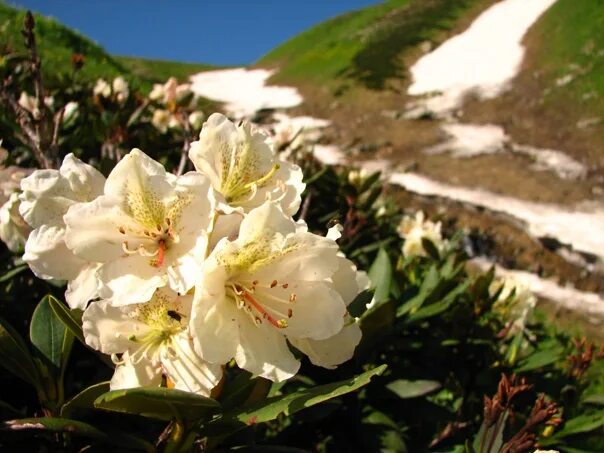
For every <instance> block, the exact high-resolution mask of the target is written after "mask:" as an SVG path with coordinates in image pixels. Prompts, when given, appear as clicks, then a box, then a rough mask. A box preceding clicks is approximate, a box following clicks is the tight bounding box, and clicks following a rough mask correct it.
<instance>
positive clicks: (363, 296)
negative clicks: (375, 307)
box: [348, 289, 373, 318]
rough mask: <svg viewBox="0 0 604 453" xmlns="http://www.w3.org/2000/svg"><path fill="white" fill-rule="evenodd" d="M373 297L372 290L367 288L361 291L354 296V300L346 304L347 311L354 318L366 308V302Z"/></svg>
mask: <svg viewBox="0 0 604 453" xmlns="http://www.w3.org/2000/svg"><path fill="white" fill-rule="evenodd" d="M372 299H373V292H371V291H369V290H368V289H367V290H365V291H362V292H361V293H359V294H358V295H357V297H355V298H354V300H353V301H352V302H351V303H350V304H349V305H348V313H350V314H351V315H352V316H354V317H355V318H358V317H359V316H361V315H362V314H363V313H365V311H366V310H367V304H368V303H369V302H371V300H372Z"/></svg>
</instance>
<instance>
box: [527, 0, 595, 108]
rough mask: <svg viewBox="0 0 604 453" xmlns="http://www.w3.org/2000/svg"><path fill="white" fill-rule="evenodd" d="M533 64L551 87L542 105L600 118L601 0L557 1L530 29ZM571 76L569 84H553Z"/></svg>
mask: <svg viewBox="0 0 604 453" xmlns="http://www.w3.org/2000/svg"><path fill="white" fill-rule="evenodd" d="M533 36H535V37H536V39H537V42H538V43H539V45H538V46H537V52H536V54H535V55H534V58H535V65H536V67H538V68H539V71H540V72H541V74H542V76H543V77H544V78H545V79H546V80H547V81H548V86H550V87H552V89H551V91H550V92H549V94H548V95H547V96H546V102H549V103H552V104H556V105H565V104H566V105H568V103H570V104H572V105H581V109H582V110H583V111H585V112H589V113H591V114H592V115H596V116H600V117H604V0H589V1H577V0H558V1H557V2H556V3H555V4H554V5H553V6H552V7H551V8H550V9H549V10H548V11H547V12H546V13H545V14H544V15H543V17H542V18H541V20H540V21H539V22H538V23H537V25H536V26H535V29H534V35H533ZM565 76H571V77H572V80H571V81H570V83H568V84H566V85H563V86H556V81H557V80H561V79H562V78H563V77H565Z"/></svg>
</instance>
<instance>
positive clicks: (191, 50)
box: [9, 0, 380, 65]
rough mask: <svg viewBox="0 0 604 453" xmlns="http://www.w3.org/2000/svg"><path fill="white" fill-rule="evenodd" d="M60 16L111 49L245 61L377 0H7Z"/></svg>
mask: <svg viewBox="0 0 604 453" xmlns="http://www.w3.org/2000/svg"><path fill="white" fill-rule="evenodd" d="M9 1H10V3H12V4H16V5H17V6H20V7H23V8H29V9H32V10H34V11H37V12H40V13H42V14H45V15H50V16H53V17H55V18H57V19H58V20H59V21H61V22H63V23H64V24H67V25H68V26H70V27H72V28H75V29H77V30H79V31H80V32H81V33H83V34H85V35H87V36H88V37H90V38H92V39H93V40H94V41H96V42H98V43H99V44H101V45H102V46H103V47H105V48H106V49H107V50H108V51H109V52H111V53H115V54H120V55H133V56H141V57H149V58H161V59H169V60H179V61H190V62H202V63H212V64H219V65H236V64H248V63H252V62H254V61H256V60H257V59H258V58H260V57H261V56H262V55H264V54H265V53H267V52H268V51H269V50H271V49H272V48H273V47H275V46H276V45H278V44H280V43H282V42H283V41H285V40H286V39H288V38H290V37H292V36H294V35H296V34H298V33H299V32H301V31H303V30H305V29H307V28H308V27H310V26H311V25H314V24H316V23H318V22H321V21H323V20H325V19H328V18H330V17H333V16H336V15H338V14H341V13H343V12H346V11H350V10H353V9H359V8H362V7H364V6H367V5H371V4H377V3H380V0H301V1H300V0H197V1H195V0H172V1H168V0H165V1H163V0H146V1H145V0H9Z"/></svg>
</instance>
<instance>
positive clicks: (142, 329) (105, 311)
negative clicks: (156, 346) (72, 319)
mask: <svg viewBox="0 0 604 453" xmlns="http://www.w3.org/2000/svg"><path fill="white" fill-rule="evenodd" d="M134 310H135V308H133V307H114V306H112V305H111V304H110V303H109V302H108V301H100V302H94V303H93V304H91V305H90V306H89V307H88V308H87V309H86V311H84V314H83V315H82V330H83V332H84V338H85V340H86V344H88V345H89V346H90V347H92V348H94V349H96V350H98V351H101V352H104V353H105V354H119V353H122V352H125V351H127V350H128V348H130V347H132V345H133V342H132V340H131V338H132V336H134V337H142V336H144V335H145V334H146V333H148V332H149V330H150V329H149V327H148V326H147V325H146V324H144V323H142V322H140V321H138V320H136V319H135V318H134V317H133V316H131V314H132V313H133V311H134Z"/></svg>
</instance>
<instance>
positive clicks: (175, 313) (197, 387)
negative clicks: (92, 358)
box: [82, 289, 222, 396]
mask: <svg viewBox="0 0 604 453" xmlns="http://www.w3.org/2000/svg"><path fill="white" fill-rule="evenodd" d="M192 297H193V296H178V295H177V294H176V293H174V292H173V291H170V290H168V289H160V290H157V291H156V292H155V294H154V295H153V298H152V299H151V300H150V301H149V302H145V303H141V304H132V305H128V306H125V307H114V306H112V305H111V304H110V303H109V302H108V301H99V302H95V303H93V304H91V305H90V307H88V308H87V309H86V311H85V312H84V315H83V317H82V329H83V331H84V338H85V339H86V343H87V344H88V345H90V346H91V347H93V348H94V349H97V350H100V351H102V352H104V353H105V354H111V355H112V357H113V359H114V361H115V362H116V364H117V366H116V369H115V373H114V375H113V378H112V379H111V384H110V388H111V390H117V389H123V388H132V387H143V386H160V385H161V383H162V376H164V377H166V378H167V380H168V385H169V386H172V385H173V386H174V388H176V389H178V390H184V391H188V392H193V393H197V394H200V395H204V396H210V392H211V390H212V389H213V388H214V387H215V386H216V385H217V384H218V382H219V381H220V378H221V377H222V367H221V364H215V365H211V364H209V363H207V362H205V361H204V360H202V359H201V357H199V355H197V353H196V352H195V350H194V348H193V339H192V338H191V336H190V335H189V333H188V331H187V324H188V322H189V316H190V313H191V299H192ZM118 354H122V355H121V357H120V358H118V357H117V355H118Z"/></svg>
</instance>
